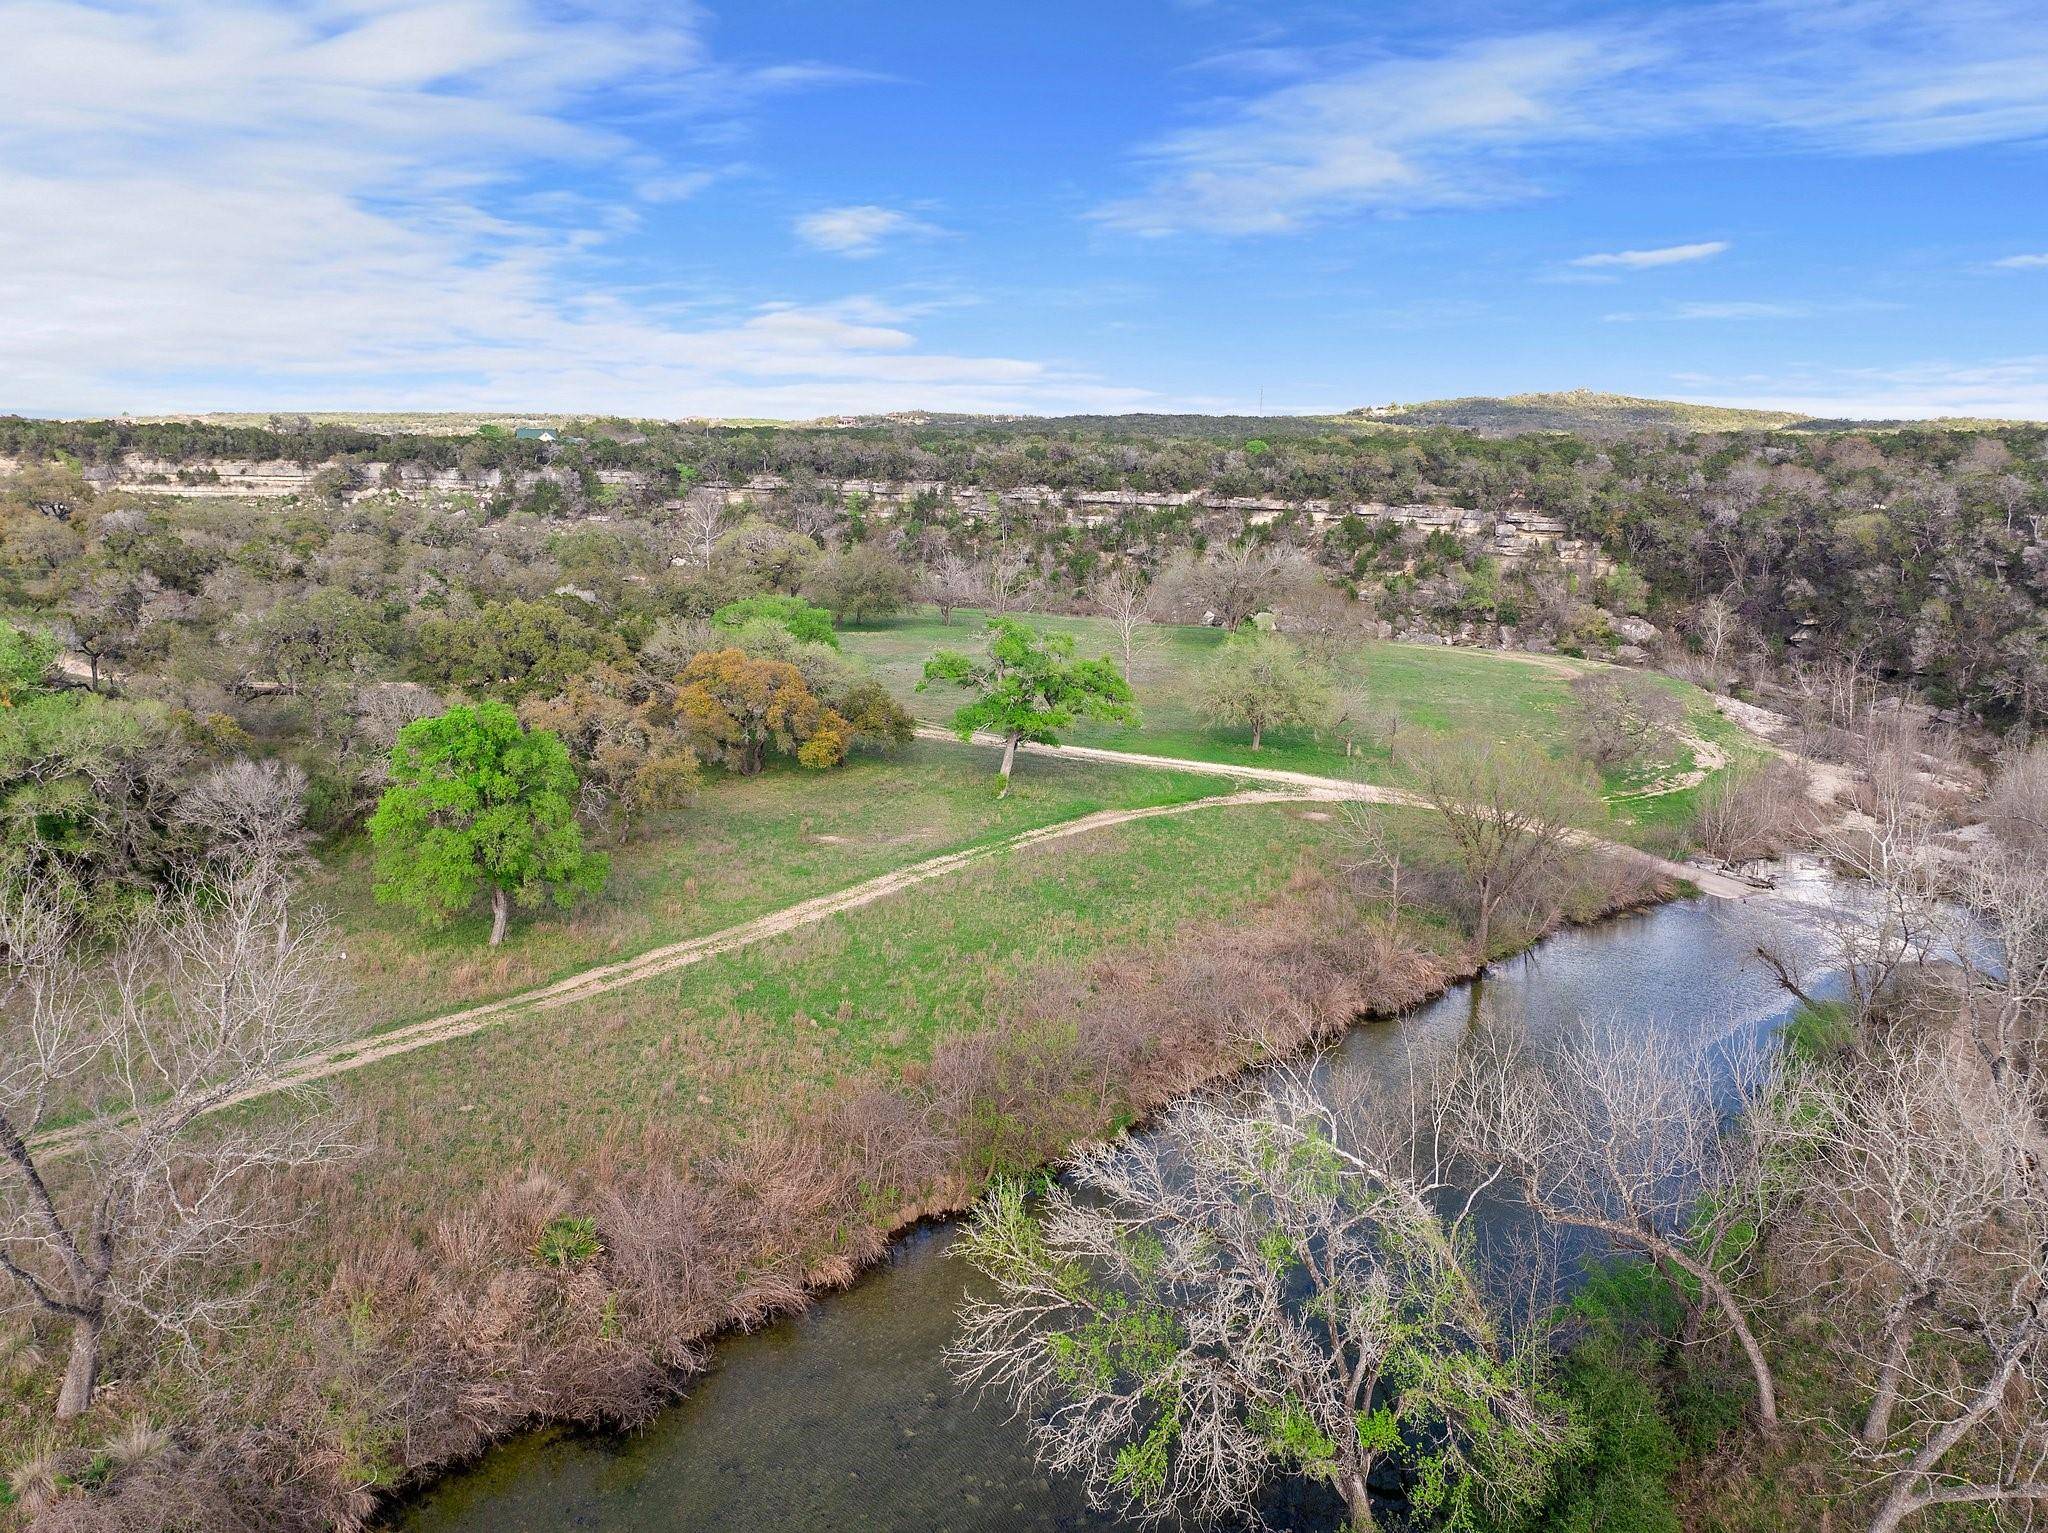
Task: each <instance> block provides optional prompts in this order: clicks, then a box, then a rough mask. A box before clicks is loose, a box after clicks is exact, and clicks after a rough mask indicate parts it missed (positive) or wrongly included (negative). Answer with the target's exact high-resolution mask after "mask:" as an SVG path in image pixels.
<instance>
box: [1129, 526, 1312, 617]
mask: <svg viewBox="0 0 2048 1533" xmlns="http://www.w3.org/2000/svg"><path fill="white" fill-rule="evenodd" d="M1321 579H1322V577H1321V576H1320V575H1319V574H1317V573H1316V568H1315V565H1314V564H1313V563H1312V562H1311V561H1310V560H1309V557H1308V556H1307V555H1306V554H1304V553H1302V552H1301V550H1300V549H1297V548H1288V547H1284V546H1274V545H1270V544H1263V543H1253V544H1240V545H1237V546H1234V547H1230V548H1224V549H1220V550H1215V551H1212V552H1211V553H1210V554H1208V555H1207V556H1206V557H1203V556H1201V555H1198V554H1186V555H1182V556H1181V557H1179V558H1177V559H1175V560H1174V561H1173V562H1172V563H1171V564H1169V565H1168V566H1167V567H1166V570H1165V571H1164V572H1163V573H1162V574H1161V575H1160V577H1159V599H1160V602H1161V604H1162V605H1163V606H1166V607H1169V608H1171V609H1173V610H1174V611H1176V612H1177V613H1178V614H1179V615H1180V616H1182V617H1185V618H1188V619H1191V620H1193V621H1196V622H1213V623H1215V624H1216V625H1217V626H1219V627H1222V628H1239V627H1242V626H1243V625H1244V624H1245V623H1246V622H1248V621H1250V619H1251V618H1252V617H1253V615H1254V614H1256V613H1258V612H1261V611H1264V610H1265V609H1266V608H1268V607H1271V606H1272V605H1274V603H1276V602H1278V601H1280V600H1282V598H1284V597H1285V596H1286V595H1287V594H1288V593H1289V592H1290V591H1294V590H1297V589H1299V588H1300V587H1301V586H1303V585H1305V584H1309V583H1311V582H1318V581H1320V580H1321Z"/></svg>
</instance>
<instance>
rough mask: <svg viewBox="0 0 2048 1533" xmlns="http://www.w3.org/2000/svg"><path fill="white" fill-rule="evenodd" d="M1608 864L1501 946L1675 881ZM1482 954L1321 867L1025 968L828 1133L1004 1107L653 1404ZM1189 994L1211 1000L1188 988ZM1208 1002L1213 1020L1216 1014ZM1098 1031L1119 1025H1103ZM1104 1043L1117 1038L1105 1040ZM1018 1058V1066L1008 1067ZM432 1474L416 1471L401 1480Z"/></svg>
mask: <svg viewBox="0 0 2048 1533" xmlns="http://www.w3.org/2000/svg"><path fill="white" fill-rule="evenodd" d="M1616 871H1617V872H1619V873H1621V874H1622V875H1624V877H1623V881H1619V882H1611V883H1608V884H1606V885H1604V886H1601V887H1597V888H1595V887H1592V886H1588V887H1587V888H1584V889H1582V890H1580V891H1578V893H1579V895H1580V897H1579V898H1578V899H1576V900H1574V901H1572V902H1568V903H1567V904H1566V905H1565V906H1563V907H1562V908H1560V909H1557V910H1555V911H1554V912H1552V913H1551V916H1550V918H1549V919H1548V920H1546V921H1544V922H1543V923H1542V924H1541V926H1540V927H1539V928H1536V929H1532V930H1529V931H1526V932H1524V933H1523V934H1522V935H1521V938H1520V940H1519V941H1518V942H1517V943H1516V944H1515V945H1514V947H1513V948H1512V949H1510V950H1509V952H1510V953H1511V952H1520V951H1526V950H1527V949H1528V948H1529V947H1531V946H1533V945H1534V944H1535V943H1537V942H1539V941H1541V940H1542V939H1543V938H1544V937H1547V936H1549V935H1551V934H1553V933H1555V932H1557V931H1559V930H1561V929H1564V928H1566V927H1573V926H1580V925H1585V924H1588V923H1591V922H1597V921H1601V920H1604V919H1606V918H1609V917H1612V916H1615V915H1618V914H1622V913H1625V912H1628V911H1632V910H1639V909H1642V908H1645V907H1646V906H1649V905H1653V904H1656V903H1658V902H1660V901H1662V900H1665V899H1668V898H1669V897H1671V895H1672V894H1674V893H1675V892H1677V889H1676V886H1674V885H1673V884H1672V883H1671V882H1670V881H1669V880H1666V879H1654V880H1652V879H1645V878H1643V877H1641V876H1639V873H1638V870H1634V869H1617V870H1616ZM1347 912H1348V914H1347ZM1347 954H1348V955H1350V956H1349V958H1348V959H1347V957H1346V955H1347ZM1506 956H1509V953H1503V954H1500V955H1496V957H1497V958H1499V957H1506ZM1478 968H1479V966H1478V965H1477V964H1476V963H1474V962H1473V961H1472V960H1471V958H1470V957H1469V956H1467V955H1465V954H1463V953H1462V952H1461V951H1459V949H1458V946H1457V944H1456V943H1455V941H1454V940H1453V939H1452V938H1451V936H1450V933H1449V932H1448V930H1447V928H1446V927H1445V926H1444V925H1443V924H1442V922H1441V920H1431V919H1426V918H1422V917H1419V916H1417V915H1416V914H1413V913H1411V914H1409V915H1408V916H1406V917H1405V918H1403V919H1402V920H1401V922H1400V923H1399V924H1398V925H1395V924H1390V923H1388V922H1387V921H1386V918H1385V914H1384V911H1383V909H1379V908H1372V907H1361V906H1360V903H1359V901H1358V900H1357V898H1356V891H1354V890H1350V889H1346V888H1341V887H1339V886H1337V885H1335V884H1333V883H1330V882H1327V881H1324V880H1322V879H1320V878H1317V879H1312V880H1310V881H1308V882H1307V883H1306V884H1305V885H1300V884H1298V885H1297V886H1296V887H1293V888H1291V889H1290V890H1289V891H1288V892H1287V893H1286V894H1285V895H1283V896H1282V897H1281V898H1280V899H1278V900H1276V901H1275V902H1273V903H1272V904H1271V905H1269V906H1268V907H1267V908H1266V909H1264V910H1263V911H1261V912H1259V914H1258V918H1257V919H1256V920H1254V921H1252V922H1249V923H1241V924H1237V925H1234V926H1232V927H1230V928H1228V929H1222V930H1209V931H1199V932H1196V933H1194V934H1191V935H1190V936H1189V937H1188V938H1186V939H1185V940H1184V941H1182V942H1180V943H1177V944H1175V945H1174V946H1173V947H1172V948H1171V949H1169V950H1167V951H1164V952H1160V953H1155V954H1153V955H1150V956H1149V957H1148V958H1147V959H1146V960H1144V961H1143V962H1142V963H1134V961H1133V960H1132V959H1131V958H1130V957H1129V956H1128V955H1121V956H1115V957H1111V958H1109V959H1106V960H1104V961H1103V962H1102V963H1099V964H1098V965H1096V966H1094V967H1093V968H1092V969H1091V971H1090V972H1089V973H1088V974H1087V975H1086V976H1084V977H1081V984H1080V985H1079V986H1078V987H1077V986H1076V985H1075V984H1074V978H1075V977H1072V976H1069V977H1067V982H1066V983H1064V984H1063V983H1061V982H1060V977H1059V976H1051V975H1045V976H1038V977H1037V981H1038V982H1037V983H1035V984H1034V985H1032V986H1027V987H1025V988H1027V989H1032V990H1035V991H1036V992H1037V999H1036V1002H1035V1003H1034V1004H1031V1005H1029V1006H1028V1007H1026V1008H1025V1009H1024V1010H1023V1012H1022V1013H1021V1014H1020V1016H1019V1018H1018V1026H1017V1029H1016V1031H1015V1032H1014V1033H1013V1034H1012V1036H1011V1038H1010V1039H1009V1040H1008V1042H1007V1044H1006V1045H1004V1046H1001V1047H999V1048H998V1049H995V1050H978V1051H974V1052H976V1054H977V1056H978V1057H977V1058H975V1059H973V1060H971V1061H966V1060H961V1059H958V1058H953V1059H947V1060H941V1061H935V1062H934V1067H933V1070H932V1072H931V1073H930V1074H929V1075H926V1076H924V1077H923V1078H922V1079H917V1078H916V1075H917V1073H916V1072H912V1073H911V1074H912V1076H913V1078H912V1079H911V1080H909V1081H907V1082H906V1083H905V1086H906V1087H907V1088H908V1089H907V1090H902V1091H899V1092H897V1093H895V1094H894V1095H895V1100H894V1101H893V1102H890V1101H887V1100H885V1099H879V1098H877V1097H876V1096H875V1095H873V1094H872V1092H869V1093H863V1094H862V1097H861V1110H860V1112H859V1113H858V1114H856V1115H855V1118H854V1119H852V1120H849V1119H845V1118H842V1119H840V1120H838V1121H837V1122H836V1123H835V1125H834V1128H835V1129H836V1133H835V1135H834V1138H835V1139H836V1148H837V1149H838V1150H839V1151H840V1152H842V1153H846V1152H856V1140H858V1139H860V1138H861V1136H862V1129H863V1125H872V1123H873V1122H875V1121H876V1120H878V1119H879V1120H887V1121H893V1122H898V1123H901V1122H904V1121H906V1120H908V1121H923V1120H926V1119H928V1116H929V1114H930V1112H931V1111H932V1110H933V1109H934V1108H940V1107H941V1106H942V1104H943V1103H944V1102H945V1100H946V1098H947V1097H948V1096H949V1095H953V1094H956V1093H957V1092H958V1090H959V1087H960V1081H959V1080H958V1078H957V1075H958V1073H959V1072H961V1071H963V1070H965V1071H968V1072H972V1073H974V1074H977V1075H980V1076H983V1077H994V1078H1007V1079H1008V1080H1009V1082H1010V1089H1009V1090H1008V1091H1007V1092H1005V1093H1002V1095H1003V1096H1004V1102H1003V1106H1002V1108H1001V1110H1000V1111H999V1112H996V1113H993V1114H987V1113H984V1114H980V1115H976V1114H972V1113H970V1114H962V1115H959V1116H960V1117H962V1118H967V1119H976V1118H977V1117H978V1121H977V1122H975V1123H974V1125H973V1127H971V1128H969V1129H968V1130H967V1131H966V1132H964V1133H961V1134H960V1135H959V1138H958V1139H957V1141H956V1143H955V1145H954V1146H953V1149H954V1156H953V1158H954V1160H955V1164H953V1165H952V1166H950V1167H948V1168H946V1169H945V1170H943V1171H941V1172H940V1173H939V1174H938V1175H936V1176H933V1177H931V1178H930V1179H929V1180H928V1181H926V1182H925V1183H924V1184H923V1185H922V1186H921V1187H920V1189H919V1193H918V1196H916V1197H915V1198H912V1199H908V1200H904V1201H901V1202H898V1203H895V1204H893V1205H892V1206H890V1207H888V1208H887V1209H886V1210H884V1211H878V1212H877V1213H876V1214H875V1215H874V1217H873V1218H872V1219H871V1220H870V1221H869V1222H868V1224H867V1227H866V1229H865V1231H864V1232H863V1235H864V1238H861V1239H859V1240H857V1241H856V1242H854V1243H852V1244H850V1245H845V1246H840V1247H838V1248H836V1249H833V1250H831V1251H829V1252H828V1253H826V1254H824V1255H823V1256H822V1257H821V1258H820V1259H818V1260H815V1261H813V1262H812V1263H810V1264H809V1265H808V1266H807V1267H806V1268H805V1270H804V1271H803V1272H802V1275H801V1280H800V1283H799V1284H798V1285H797V1287H796V1289H795V1290H794V1291H792V1292H789V1293H787V1294H785V1295H784V1297H783V1300H782V1302H781V1303H779V1304H778V1305H775V1306H773V1307H772V1308H764V1307H762V1306H761V1305H759V1304H758V1303H757V1302H755V1301H754V1300H753V1299H752V1298H751V1297H748V1296H742V1295H735V1303H734V1305H733V1307H732V1309H731V1311H730V1312H729V1313H728V1314H727V1315H725V1316H724V1317H721V1319H720V1320H719V1321H718V1322H717V1323H715V1324H713V1325H710V1326H708V1327H706V1328H704V1329H702V1330H700V1331H697V1332H695V1333H692V1334H690V1335H689V1336H687V1337H683V1338H678V1339H679V1340H681V1341H682V1342H684V1344H685V1345H687V1346H689V1347H690V1348H692V1349H693V1350H692V1355H691V1356H690V1357H689V1358H688V1360H687V1361H686V1362H685V1363H684V1364H683V1365H681V1366H680V1367H676V1368H673V1369H671V1370H669V1371H668V1372H667V1374H666V1376H665V1378H664V1381H663V1382H664V1384H665V1386H666V1388H665V1393H664V1395H663V1396H662V1398H661V1400H660V1401H658V1402H656V1404H657V1405H663V1404H667V1403H668V1402H669V1401H671V1400H673V1399H674V1398H676V1397H677V1396H678V1395H680V1394H681V1393H682V1392H683V1391H684V1390H686V1389H687V1388H688V1387H689V1386H690V1385H691V1383H692V1382H693V1380H694V1379H695V1378H696V1376H697V1375H698V1374H699V1373H700V1372H701V1371H702V1370H703V1369H704V1368H705V1367H706V1366H708V1364H709V1363H710V1361H711V1357H710V1354H709V1352H708V1351H706V1350H704V1349H706V1348H709V1347H711V1346H714V1345H717V1344H719V1343H721V1342H724V1341H727V1340H729V1339H730V1338H731V1337H732V1336H734V1335H736V1334H744V1333H748V1332H752V1331H755V1330H757V1329H759V1328H760V1327H761V1326H762V1325H764V1324H766V1323H767V1322H769V1321H770V1320H773V1319H776V1318H779V1317H781V1316H785V1315H789V1314H794V1313H797V1312H800V1311H801V1310H803V1309H804V1308H806V1307H807V1306H808V1305H809V1304H810V1303H811V1302H813V1301H814V1300H815V1299H817V1298H818V1297H820V1296H822V1295H824V1294H827V1293H831V1292H834V1291H836V1290H839V1289H842V1288H844V1287H846V1286H847V1285H849V1284H851V1283H852V1282H853V1281H854V1280H855V1279H856V1278H858V1277H859V1276H860V1275H861V1274H862V1273H864V1272H865V1271H867V1270H868V1269H869V1268H871V1267H872V1266H874V1265H875V1264H876V1263H878V1262H881V1261H884V1260H885V1259H886V1258H887V1257H888V1255H889V1252H890V1246H891V1242H892V1241H894V1240H896V1239H897V1238H899V1237H901V1236H903V1235H904V1234H906V1233H907V1232H910V1231H913V1230H915V1229H916V1228H917V1227H918V1226H920V1225H922V1224H925V1223H926V1222H927V1221H931V1220H935V1219H942V1218H945V1217H948V1216H950V1215H954V1214H958V1213H960V1212H963V1211H964V1210H966V1209H967V1208H969V1207H971V1206H972V1204H973V1203H974V1201H975V1200H976V1199H977V1198H978V1197H979V1196H980V1195H981V1193H982V1191H983V1190H984V1189H985V1188H986V1185H987V1182H988V1180H989V1178H990V1177H991V1176H992V1175H995V1174H998V1173H1009V1174H1014V1173H1017V1172H1021V1171H1025V1170H1028V1169H1031V1168H1033V1167H1035V1166H1039V1165H1044V1164H1047V1163H1050V1162H1052V1161H1055V1160H1057V1159H1059V1158H1061V1157H1062V1156H1064V1155H1065V1154H1067V1153H1069V1152H1070V1151H1071V1150H1073V1149H1074V1148H1077V1147H1078V1146H1079V1145H1080V1144H1081V1143H1083V1142H1085V1141H1086V1140H1089V1139H1093V1138H1099V1137H1101V1136H1102V1135H1103V1134H1106V1133H1114V1132H1120V1131H1123V1130H1125V1129H1130V1128H1133V1127H1136V1126H1139V1125H1140V1124H1142V1122H1143V1121H1144V1120H1145V1119H1146V1118H1147V1117H1149V1116H1150V1115H1151V1114H1153V1113H1156V1112H1157V1111H1158V1110H1160V1109H1161V1108H1163V1107H1165V1106H1166V1105H1168V1104H1169V1103H1170V1102H1172V1101H1173V1100H1175V1099H1177V1098H1179V1097H1181V1096H1184V1095H1186V1094H1187V1093H1189V1092H1191V1091H1195V1090H1199V1089H1201V1088H1203V1087H1205V1086H1209V1085H1213V1084H1216V1083H1219V1082H1221V1081H1224V1080H1227V1079H1230V1078H1232V1077H1234V1076H1236V1075H1239V1074H1241V1073H1243V1072H1244V1071H1245V1070H1247V1069H1250V1068H1254V1067H1256V1066H1258V1065H1260V1064H1263V1063H1267V1062H1271V1061H1272V1060H1275V1059H1279V1058H1284V1057H1287V1056H1288V1055H1292V1054H1297V1053H1299V1052H1300V1051H1301V1050H1302V1049H1304V1048H1308V1047H1314V1046H1320V1045H1324V1044H1328V1043H1330V1042H1332V1041H1334V1040H1336V1039H1337V1038H1339V1037H1341V1035H1343V1034H1344V1033H1345V1032H1346V1031H1347V1030H1348V1029H1350V1028H1352V1027H1353V1026H1355V1025H1356V1024H1358V1023H1361V1022H1366V1021H1370V1020H1374V1019H1383V1018H1388V1017H1394V1016H1399V1015H1404V1014H1408V1013H1411V1012H1413V1011H1414V1010H1415V1009H1416V1008H1418V1007H1421V1006H1424V1005H1426V1004H1427V1003H1428V1002H1430V1001H1431V1000H1433V999H1435V998H1437V997H1441V996H1443V995H1444V994H1445V993H1446V992H1448V991H1450V990H1451V989H1452V988H1454V987H1455V986H1457V985H1459V984H1460V983H1462V982H1464V981H1466V980H1469V979H1471V978H1472V977H1473V976H1474V975H1475V974H1476V973H1477V972H1478ZM1196 996H1200V997H1202V998H1203V1002H1205V1003H1206V1004H1205V1005H1204V1004H1203V1002H1196V1001H1195V1000H1194V997H1196ZM1218 1019H1221V1020H1222V1025H1216V1024H1217V1021H1218ZM1111 1032H1115V1033H1116V1034H1118V1035H1119V1036H1118V1038H1117V1039H1116V1040H1115V1041H1114V1043H1113V1042H1112V1040H1111V1039H1110V1038H1109V1037H1108V1034H1110V1033H1111ZM1112 1047H1114V1048H1117V1049H1118V1054H1117V1055H1114V1056H1113V1055H1111V1054H1110V1053H1108V1052H1106V1051H1107V1050H1109V1049H1111V1048H1112ZM1020 1074H1021V1075H1025V1076H1028V1077H1029V1080H1019V1079H1018V1078H1017V1077H1018V1076H1019V1075H1020ZM1118 1074H1121V1075H1122V1078H1123V1081H1124V1085H1123V1087H1122V1089H1121V1090H1116V1089H1113V1088H1112V1089H1110V1090H1107V1091H1105V1092H1104V1093H1103V1094H1102V1095H1099V1096H1093V1097H1092V1100H1091V1099H1077V1097H1076V1094H1075V1092H1074V1090H1073V1085H1074V1082H1075V1081H1076V1079H1077V1078H1082V1077H1086V1078H1088V1080H1089V1082H1090V1084H1091V1085H1096V1086H1098V1087H1099V1086H1100V1084H1101V1083H1103V1082H1105V1081H1106V1080H1108V1079H1109V1078H1110V1077H1113V1076H1116V1075H1118ZM905 1108H909V1109H910V1111H908V1112H905V1111H904V1109H905ZM875 1150H876V1147H875V1146H873V1145H872V1144H868V1145H862V1146H859V1147H858V1150H857V1154H858V1157H859V1158H860V1159H861V1161H862V1163H863V1165H864V1167H865V1168H866V1170H867V1171H868V1172H869V1173H870V1175H872V1174H873V1173H875V1172H877V1171H880V1170H881V1169H882V1164H883V1162H885V1161H886V1160H887V1159H888V1156H887V1154H886V1152H885V1153H884V1154H882V1155H880V1156H877V1155H876V1153H875ZM863 1180H864V1181H865V1180H866V1179H865V1178H864V1179H863ZM870 1185H871V1184H870ZM637 1419H638V1418H635V1417H616V1418H605V1417H593V1416H592V1415H590V1414H589V1413H586V1412H568V1413H554V1414H551V1415H548V1416H536V1417H534V1418H532V1419H529V1420H526V1421H523V1422H520V1423H518V1424H516V1426H515V1427H514V1428H513V1430H515V1431H516V1430H520V1429H525V1428H531V1427H535V1426H539V1425H543V1424H550V1423H552V1424H562V1423H568V1424H574V1425H583V1426H589V1425H604V1426H610V1427H618V1426H630V1425H634V1424H636V1422H637ZM480 1446H488V1445H487V1444H480ZM447 1467H453V1466H448V1465H444V1466H441V1468H440V1469H437V1470H436V1473H439V1472H442V1470H445V1468H447ZM429 1480H430V1477H428V1476H420V1477H417V1478H415V1479H414V1480H413V1481H412V1482H411V1484H410V1485H409V1486H408V1487H407V1489H409V1490H416V1489H418V1488H420V1487H422V1486H424V1485H425V1484H426V1483H429ZM401 1504H402V1503H401Z"/></svg>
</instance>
